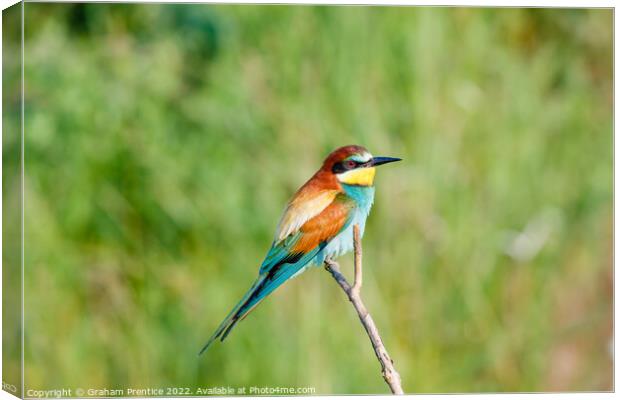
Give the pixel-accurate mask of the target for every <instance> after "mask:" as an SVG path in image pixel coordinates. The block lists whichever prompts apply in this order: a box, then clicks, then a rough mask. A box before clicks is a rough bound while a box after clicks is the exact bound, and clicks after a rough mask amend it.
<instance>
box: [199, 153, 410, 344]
mask: <svg viewBox="0 0 620 400" xmlns="http://www.w3.org/2000/svg"><path fill="white" fill-rule="evenodd" d="M394 161H400V158H393V157H373V156H372V155H371V154H370V152H369V151H368V150H366V149H365V148H364V147H362V146H344V147H341V148H339V149H336V150H334V151H333V152H332V153H331V154H330V155H329V156H327V158H326V159H325V161H324V162H323V166H321V168H320V169H319V170H318V171H317V172H316V173H315V174H314V175H313V176H312V177H311V178H310V179H309V180H308V181H307V182H306V183H305V184H304V185H303V186H302V187H301V188H299V190H298V191H297V192H296V193H295V194H294V195H293V197H292V198H291V200H290V201H289V202H288V204H287V205H286V208H285V209H284V214H283V215H282V218H281V219H280V223H279V224H278V227H277V228H276V234H275V238H274V240H273V243H272V244H271V248H270V249H269V251H268V252H267V256H266V257H265V260H264V261H263V263H262V264H261V266H260V270H259V272H258V278H257V279H256V281H255V282H254V284H253V285H252V287H251V288H250V290H248V292H247V293H246V294H245V296H243V298H242V299H241V301H240V302H239V303H238V304H237V305H236V306H235V307H234V308H233V309H232V311H231V312H230V313H229V314H228V316H227V317H226V319H224V321H223V322H222V323H221V324H220V326H219V327H218V328H217V330H216V331H215V333H214V334H213V336H211V338H210V339H209V341H208V342H207V344H205V346H204V347H203V348H202V350H201V351H200V354H202V353H203V352H204V351H205V350H206V349H207V348H208V347H209V345H211V343H213V341H214V340H215V339H217V338H221V339H220V340H221V341H224V339H225V338H226V336H228V334H229V333H230V331H231V329H232V328H233V327H234V326H235V324H236V323H237V322H239V321H240V320H241V319H243V318H244V317H245V316H246V315H248V313H249V312H250V311H252V310H253V309H254V307H256V306H257V305H258V304H259V303H260V302H261V301H262V300H263V299H264V298H265V297H267V295H269V294H270V293H271V292H273V291H274V290H275V289H276V288H277V287H278V286H280V285H282V284H283V283H284V282H286V281H287V280H289V279H291V278H293V277H294V276H296V275H299V274H300V273H301V272H303V271H304V270H305V269H306V268H307V267H308V266H309V265H310V264H312V263H314V264H316V265H321V264H323V262H324V261H325V259H326V258H328V257H329V258H334V257H338V256H340V255H342V254H344V253H347V252H349V251H351V250H352V249H353V226H354V225H356V224H357V225H358V226H359V231H360V237H361V236H362V235H363V234H364V225H366V218H367V217H368V213H369V212H370V207H371V206H372V203H373V200H374V197H375V188H374V186H373V184H374V178H375V167H376V166H378V165H382V164H387V163H390V162H394Z"/></svg>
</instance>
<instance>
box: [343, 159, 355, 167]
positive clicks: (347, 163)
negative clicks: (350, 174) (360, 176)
mask: <svg viewBox="0 0 620 400" xmlns="http://www.w3.org/2000/svg"><path fill="white" fill-rule="evenodd" d="M344 165H345V167H347V169H353V168H355V161H353V160H348V161H345V163H344Z"/></svg>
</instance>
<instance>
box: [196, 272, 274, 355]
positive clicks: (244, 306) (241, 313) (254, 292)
mask: <svg viewBox="0 0 620 400" xmlns="http://www.w3.org/2000/svg"><path fill="white" fill-rule="evenodd" d="M265 279H266V277H265V276H260V277H259V278H258V279H257V280H256V281H255V282H254V284H253V285H252V287H251V288H250V290H248V291H247V293H246V294H245V295H244V296H243V298H242V299H241V301H240V302H239V303H237V305H236V306H235V307H233V309H232V310H231V311H230V313H229V314H228V315H227V316H226V318H224V321H222V323H221V324H220V326H219V327H218V328H217V329H216V331H215V332H214V333H213V335H212V336H211V337H210V338H209V340H208V341H207V343H206V344H205V345H204V346H203V348H202V349H201V350H200V353H198V355H201V354H202V353H204V352H205V351H206V350H207V349H208V348H209V346H211V344H212V343H213V342H214V341H215V340H216V339H218V338H220V340H221V341H222V342H223V341H224V339H226V336H228V334H229V333H230V330H231V329H232V328H233V327H234V326H235V325H236V324H237V322H239V321H240V320H242V319H243V318H244V317H245V316H246V315H248V314H249V313H250V311H252V310H253V309H254V307H256V306H257V305H258V303H260V301H261V300H262V299H264V298H265V295H263V296H260V295H261V292H262V291H263V289H264V283H265Z"/></svg>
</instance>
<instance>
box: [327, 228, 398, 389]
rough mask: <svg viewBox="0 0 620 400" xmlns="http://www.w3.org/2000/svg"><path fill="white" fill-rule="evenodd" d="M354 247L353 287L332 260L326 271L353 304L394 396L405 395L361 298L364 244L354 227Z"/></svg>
mask: <svg viewBox="0 0 620 400" xmlns="http://www.w3.org/2000/svg"><path fill="white" fill-rule="evenodd" d="M353 247H354V265H355V280H354V283H353V286H351V285H350V284H349V282H347V280H346V279H345V277H344V276H343V275H342V273H340V266H339V265H338V263H337V262H336V261H334V260H331V259H326V260H325V269H326V270H327V271H328V272H329V273H331V274H332V277H333V278H334V279H335V280H336V282H337V283H338V285H340V287H341V288H342V290H343V291H344V292H345V293H346V295H347V297H348V298H349V301H350V302H351V303H352V304H353V307H354V308H355V311H357V315H358V316H359V319H360V322H361V323H362V325H363V326H364V329H366V333H367V334H368V337H369V338H370V342H371V343H372V347H373V349H374V350H375V355H376V356H377V359H378V360H379V363H381V374H382V375H383V379H384V380H385V382H386V383H387V384H388V386H389V387H390V390H391V391H392V393H393V394H404V392H403V388H402V386H401V383H400V375H399V374H398V371H396V369H395V368H394V361H393V360H392V358H390V355H389V354H388V352H387V350H386V348H385V345H384V344H383V340H381V336H380V335H379V331H378V330H377V326H376V325H375V322H374V321H373V319H372V317H371V316H370V314H369V313H368V310H367V309H366V306H365V305H364V302H363V301H362V298H361V296H360V290H361V288H362V243H361V241H360V233H359V227H358V226H357V225H354V226H353Z"/></svg>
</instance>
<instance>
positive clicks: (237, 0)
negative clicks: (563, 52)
mask: <svg viewBox="0 0 620 400" xmlns="http://www.w3.org/2000/svg"><path fill="white" fill-rule="evenodd" d="M31 1H32V0H31ZM35 1H36V0H35ZM81 1H82V2H89V3H90V2H97V1H93V0H86V1H84V0H81ZM58 2H72V1H71V0H61V1H58ZM73 2H75V1H73ZM110 2H118V3H124V2H127V1H122V0H112V1H110ZM129 2H131V3H150V2H149V1H144V0H133V1H129ZM166 2H167V3H168V2H169V3H211V4H341V5H396V6H473V7H559V8H585V7H587V8H593V7H601V8H615V5H616V3H615V2H613V1H601V0H590V1H576V0H569V1H567V0H563V1H549V0H545V1H533V0H522V1H520V2H518V3H517V2H514V1H507V0H503V1H497V0H495V1H464V0H450V1H448V2H445V1H407V0H390V1H379V0H377V1H368V0H366V1H362V0H357V1H352V0H338V1H331V0H314V1H309V0H308V1H304V0H288V1H285V2H276V1H267V0H231V1H198V0H185V1H179V0H172V1H166ZM16 3H18V2H17V1H15V0H0V7H1V8H2V9H3V10H4V9H5V8H7V7H10V6H12V5H14V4H16ZM22 18H23V14H22ZM1 29H2V20H1V19H0V31H1ZM22 29H23V24H22ZM22 35H23V32H22ZM618 39H619V35H618V32H617V31H616V30H615V9H614V78H615V77H616V76H617V74H618V66H617V64H616V62H615V60H616V58H615V55H616V54H617V49H618ZM23 56H24V54H23V46H22V60H23ZM1 61H2V43H1V42H0V63H1ZM22 74H23V63H22ZM1 88H2V82H1V81H0V91H1ZM23 91H24V82H23V80H22V99H23ZM618 94H619V93H618V88H617V85H615V79H614V99H615V98H616V96H618ZM1 105H2V98H1V96H0V107H1ZM23 107H24V104H23V101H22V143H21V147H22V155H23V118H24V115H23V112H24V108H23ZM617 111H618V110H617V108H616V103H615V101H614V189H615V188H616V187H617V184H618V179H619V178H618V174H617V173H616V172H617V170H616V163H615V154H616V153H617V152H618V150H619V145H618V143H617V142H616V141H615V120H616V118H617V116H618V113H617ZM0 160H1V153H0ZM23 162H24V158H23V156H22V166H21V167H22V173H23V168H24V164H23ZM1 173H2V165H1V163H0V176H1ZM23 190H24V182H23V179H22V193H23ZM1 193H2V188H1V186H0V204H1V201H2V200H1ZM617 206H618V199H617V197H616V196H615V190H614V236H613V241H614V255H613V256H614V266H615V264H616V256H617V253H616V251H615V249H616V248H618V246H619V245H620V242H619V240H618V237H617V236H616V235H615V226H616V222H617V215H616V213H615V210H616V208H617ZM1 222H2V214H1V213H0V223H1ZM23 223H24V215H23V203H22V215H21V224H22V243H23ZM0 236H1V231H0ZM1 250H2V242H1V240H0V251H1ZM23 250H24V249H23V247H22V274H23V272H24V271H23V256H24V252H23ZM0 262H1V261H0ZM614 270H615V268H614ZM22 276H23V275H22ZM0 283H1V276H0ZM616 283H617V276H616V274H615V273H614V288H615V287H616ZM1 294H2V286H1V285H0V295H1ZM23 294H24V293H23V278H22V310H23ZM615 298H616V297H615V290H614V322H615V320H616V319H617V318H618V309H617V308H616V307H615ZM1 312H2V311H1V308H0V316H1ZM1 323H2V320H1V318H0V328H1ZM22 324H23V312H22ZM614 327H615V324H614ZM23 340H24V338H23V332H22V346H23ZM617 340H618V333H617V331H616V330H615V329H614V343H615V342H616V341H617ZM614 354H615V348H614ZM1 355H2V350H1V349H0V356H1ZM1 373H2V365H1V363H0V376H1ZM22 374H23V354H22ZM618 379H619V372H618V369H617V368H615V366H614V388H615V387H616V385H617V382H618ZM22 385H23V381H22ZM408 396H412V395H408ZM309 397H310V396H307V397H305V398H309ZM311 397H312V398H330V399H331V398H342V397H343V396H311ZM346 397H347V398H354V399H357V398H364V397H367V396H357V395H352V396H346ZM374 397H375V398H380V399H387V398H391V396H387V395H386V396H374ZM480 397H483V398H493V399H506V400H520V399H536V398H549V397H551V398H553V399H556V398H559V399H579V400H582V399H585V400H588V399H608V398H615V397H616V396H615V394H614V393H562V394H560V393H551V394H526V393H515V394H464V395H453V394H450V395H415V398H416V399H422V400H424V399H426V400H444V399H455V398H458V399H464V400H465V399H466V400H470V399H479V398H480ZM222 398H223V397H222ZM235 398H236V399H238V398H240V397H235ZM244 398H258V397H251V396H247V397H245V396H244ZM280 398H281V397H280ZM8 399H15V397H14V396H12V395H10V394H9V393H7V392H4V391H0V400H8ZM136 399H140V398H136Z"/></svg>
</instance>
